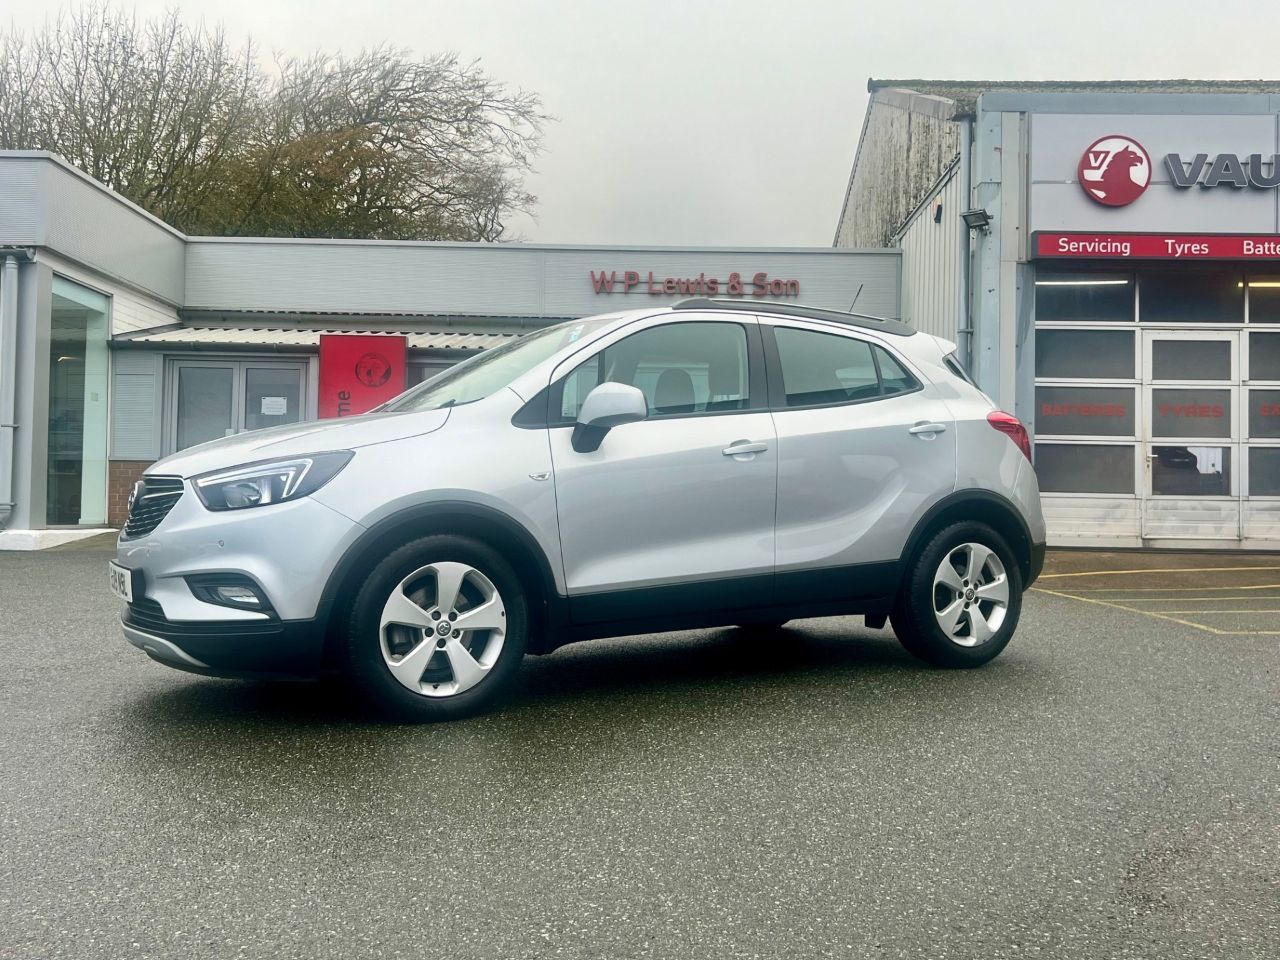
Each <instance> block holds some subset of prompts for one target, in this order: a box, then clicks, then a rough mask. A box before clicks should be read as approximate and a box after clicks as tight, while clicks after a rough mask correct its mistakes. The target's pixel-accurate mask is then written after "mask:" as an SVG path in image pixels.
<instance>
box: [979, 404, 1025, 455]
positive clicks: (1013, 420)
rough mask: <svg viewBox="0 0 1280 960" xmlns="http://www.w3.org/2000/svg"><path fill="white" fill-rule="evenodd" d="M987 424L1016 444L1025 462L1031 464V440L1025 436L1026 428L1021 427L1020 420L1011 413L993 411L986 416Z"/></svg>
mask: <svg viewBox="0 0 1280 960" xmlns="http://www.w3.org/2000/svg"><path fill="white" fill-rule="evenodd" d="M987 423H989V424H991V426H993V427H994V428H995V429H997V430H999V431H1000V432H1001V433H1003V434H1004V435H1005V436H1006V437H1008V438H1009V439H1010V440H1012V441H1013V442H1014V443H1016V444H1017V445H1018V449H1019V450H1021V451H1022V455H1023V456H1024V457H1026V458H1027V462H1028V463H1030V462H1031V438H1030V437H1029V436H1027V428H1026V427H1024V426H1023V425H1022V421H1021V420H1019V419H1018V418H1017V417H1015V416H1014V415H1013V414H1012V413H1005V412H1004V411H1003V410H993V411H991V412H990V413H988V414H987Z"/></svg>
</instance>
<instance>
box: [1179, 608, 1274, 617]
mask: <svg viewBox="0 0 1280 960" xmlns="http://www.w3.org/2000/svg"><path fill="white" fill-rule="evenodd" d="M1164 612H1165V613H1198V614H1200V615H1201V616H1202V617H1216V616H1217V615H1218V614H1220V613H1280V608H1275V609H1272V608H1268V609H1265V610H1165V611H1164Z"/></svg>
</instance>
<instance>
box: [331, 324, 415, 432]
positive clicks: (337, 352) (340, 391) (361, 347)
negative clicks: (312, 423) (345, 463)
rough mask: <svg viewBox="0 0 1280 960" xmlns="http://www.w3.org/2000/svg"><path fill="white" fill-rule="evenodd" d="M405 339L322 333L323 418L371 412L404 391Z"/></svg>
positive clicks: (371, 335)
mask: <svg viewBox="0 0 1280 960" xmlns="http://www.w3.org/2000/svg"><path fill="white" fill-rule="evenodd" d="M404 352H405V338H404V337H394V336H383V335H381V334H327V333H326V334H321V336H320V418H321V419H322V420H323V419H328V418H331V417H353V416H355V415H356V414H358V413H368V412H369V411H370V410H372V409H373V408H374V407H376V406H378V404H380V403H385V402H386V401H388V400H390V399H391V398H392V397H394V396H396V395H397V394H400V393H403V392H404V377H405V364H404Z"/></svg>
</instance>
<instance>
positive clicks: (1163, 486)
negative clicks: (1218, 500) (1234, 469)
mask: <svg viewBox="0 0 1280 960" xmlns="http://www.w3.org/2000/svg"><path fill="white" fill-rule="evenodd" d="M1151 453H1152V458H1151V492H1152V493H1154V494H1157V495H1159V496H1180V497H1226V496H1229V495H1230V494H1231V448H1230V447H1152V448H1151Z"/></svg>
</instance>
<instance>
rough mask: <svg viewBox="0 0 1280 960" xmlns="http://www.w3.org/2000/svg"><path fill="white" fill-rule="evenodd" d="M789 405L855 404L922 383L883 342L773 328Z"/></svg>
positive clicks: (810, 331)
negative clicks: (876, 343)
mask: <svg viewBox="0 0 1280 960" xmlns="http://www.w3.org/2000/svg"><path fill="white" fill-rule="evenodd" d="M774 338H775V340H776V342H777V344H778V360H779V362H780V364H781V366H782V389H783V392H784V394H785V397H786V406H788V407H817V406H825V405H828V404H835V403H856V402H858V401H860V400H874V399H877V398H879V397H886V396H892V395H893V394H897V393H907V392H910V391H912V390H916V389H918V388H919V386H920V384H919V383H918V382H917V381H916V379H915V378H914V377H913V376H912V375H911V374H910V373H908V372H907V370H906V369H905V368H904V367H903V366H902V364H901V363H899V362H898V360H897V359H896V358H895V357H894V356H893V355H892V354H890V353H889V352H888V351H887V350H885V349H883V348H882V347H878V346H875V345H873V344H870V343H868V342H866V341H865V340H857V339H854V338H852V337H842V336H838V335H836V334H831V333H818V332H816V331H813V330H801V329H798V328H796V327H774Z"/></svg>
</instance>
